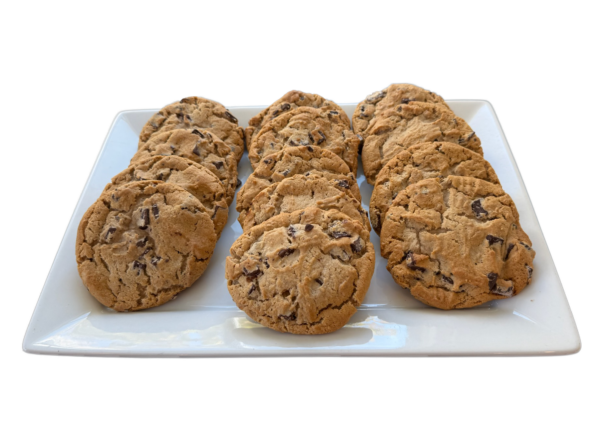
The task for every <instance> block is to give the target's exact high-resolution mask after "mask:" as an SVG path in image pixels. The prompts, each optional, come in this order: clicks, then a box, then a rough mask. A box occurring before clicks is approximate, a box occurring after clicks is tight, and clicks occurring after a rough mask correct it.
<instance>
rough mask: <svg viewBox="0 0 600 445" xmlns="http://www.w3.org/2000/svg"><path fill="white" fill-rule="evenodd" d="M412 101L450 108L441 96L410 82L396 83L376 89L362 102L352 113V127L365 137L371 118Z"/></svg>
mask: <svg viewBox="0 0 600 445" xmlns="http://www.w3.org/2000/svg"><path fill="white" fill-rule="evenodd" d="M410 102H427V103H433V104H437V105H441V106H443V107H446V108H448V109H450V107H449V106H448V104H447V103H446V102H445V101H444V99H443V98H442V97H441V96H438V95H437V94H435V93H432V92H431V91H427V90H425V89H423V88H420V87H418V86H416V85H411V84H409V83H394V84H392V85H390V86H389V87H387V88H385V89H383V90H381V91H376V92H374V93H373V94H370V95H369V96H367V98H366V99H365V100H363V101H362V102H360V103H359V104H358V105H357V106H356V110H354V114H353V115H352V129H353V130H354V132H355V133H356V134H357V135H361V136H362V137H365V134H364V133H365V131H366V130H367V127H368V126H369V123H370V122H371V120H373V119H374V118H375V117H377V115H378V114H380V113H381V112H383V111H385V110H388V109H390V108H397V107H398V106H400V105H404V104H408V103H410Z"/></svg>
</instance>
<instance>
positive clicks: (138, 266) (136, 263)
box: [133, 261, 146, 275]
mask: <svg viewBox="0 0 600 445" xmlns="http://www.w3.org/2000/svg"><path fill="white" fill-rule="evenodd" d="M133 268H134V269H137V271H138V275H139V274H140V273H141V272H142V270H146V265H145V264H144V263H140V262H139V261H134V262H133Z"/></svg>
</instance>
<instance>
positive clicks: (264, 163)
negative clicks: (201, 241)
mask: <svg viewBox="0 0 600 445" xmlns="http://www.w3.org/2000/svg"><path fill="white" fill-rule="evenodd" d="M245 135H246V143H247V148H248V153H249V159H250V162H251V164H252V167H253V168H254V172H253V173H252V174H251V175H250V177H249V178H248V180H247V181H246V183H245V184H244V186H243V187H242V188H241V189H240V191H239V192H238V195H237V204H236V209H237V210H238V212H239V214H240V216H239V219H238V220H239V222H240V224H241V226H242V228H243V230H244V234H243V235H242V236H241V237H240V238H239V239H238V240H237V241H236V242H235V243H234V244H233V246H232V247H231V251H230V252H231V256H229V257H228V258H227V263H226V277H227V280H228V281H227V284H228V288H229V291H230V293H231V296H232V297H233V300H234V301H235V303H236V304H237V305H238V307H239V308H240V309H242V310H244V311H245V312H246V313H247V314H248V315H249V316H250V317H251V318H252V319H254V320H256V321H258V322H259V323H261V324H263V325H264V326H267V327H269V328H272V329H275V330H278V331H281V332H291V333H296V334H322V333H327V332H332V331H334V330H336V329H339V328H341V327H342V326H344V324H346V323H347V321H348V320H349V318H350V317H351V316H352V314H353V313H355V312H356V308H357V307H358V306H360V304H361V303H362V300H363V298H364V296H365V294H366V291H367V289H368V287H369V283H370V280H371V276H372V274H373V270H374V264H375V253H374V248H373V245H372V244H371V242H370V237H369V232H370V229H371V228H370V223H369V219H368V215H367V213H366V212H365V211H364V210H363V209H362V206H361V203H360V201H361V197H360V191H359V189H358V185H357V183H356V169H357V166H358V148H359V145H360V139H359V138H358V137H357V136H356V135H355V134H354V132H353V131H352V129H351V128H350V120H349V119H348V116H347V115H346V113H345V112H344V111H343V110H342V109H341V108H340V107H339V106H338V105H337V104H335V103H334V102H332V101H328V100H326V99H324V98H322V97H321V96H318V95H316V94H308V93H303V92H300V91H291V92H289V93H287V94H286V95H284V96H283V97H282V98H281V99H279V100H278V101H276V102H275V103H273V104H272V105H271V106H270V107H267V108H266V109H265V110H263V111H262V112H260V113H259V114H258V115H256V116H255V117H253V118H252V119H251V120H250V121H249V126H248V127H247V128H246V131H245Z"/></svg>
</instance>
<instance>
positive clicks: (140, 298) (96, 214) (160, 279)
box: [76, 181, 217, 311]
mask: <svg viewBox="0 0 600 445" xmlns="http://www.w3.org/2000/svg"><path fill="white" fill-rule="evenodd" d="M216 241H217V235H216V233H215V229H214V225H213V222H212V219H211V215H210V214H209V213H208V212H207V211H206V209H205V208H204V206H203V205H202V204H201V203H200V202H199V201H198V200H197V199H196V198H194V196H192V195H191V194H190V192H188V191H186V190H184V189H183V188H181V187H179V186H177V185H174V184H167V183H164V182H160V181H140V182H132V183H127V184H124V185H122V186H119V187H116V188H115V189H113V190H110V191H108V192H106V193H103V194H102V195H101V196H100V198H99V199H98V200H97V201H96V202H95V203H94V204H93V205H92V206H91V207H90V208H89V209H88V210H87V212H86V213H85V215H84V216H83V218H82V220H81V222H80V224H79V229H78V231H77V241H76V256H77V269H78V270H79V275H80V276H81V279H82V280H83V283H84V284H85V285H86V287H87V288H88V289H89V291H90V293H91V294H92V295H93V296H94V297H95V298H96V299H97V300H98V301H99V302H100V303H102V304H103V305H105V306H108V307H110V308H112V309H114V310H116V311H137V310H140V309H147V308H150V307H155V306H159V305H161V304H164V303H166V302H168V301H170V300H172V299H173V298H174V297H175V296H176V295H177V294H178V293H179V292H181V291H182V290H183V289H185V288H187V287H189V286H191V285H192V283H193V282H194V281H196V280H197V279H198V278H199V277H200V276H201V275H202V273H203V272H204V270H205V269H206V267H207V266H208V263H209V261H210V258H211V256H212V253H213V250H214V248H215V243H216Z"/></svg>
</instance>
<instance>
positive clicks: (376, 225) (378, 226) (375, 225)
mask: <svg viewBox="0 0 600 445" xmlns="http://www.w3.org/2000/svg"><path fill="white" fill-rule="evenodd" d="M371 215H373V214H372V213H371ZM374 219H375V221H373V228H374V229H375V230H376V231H380V230H381V219H380V218H379V215H374Z"/></svg>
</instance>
